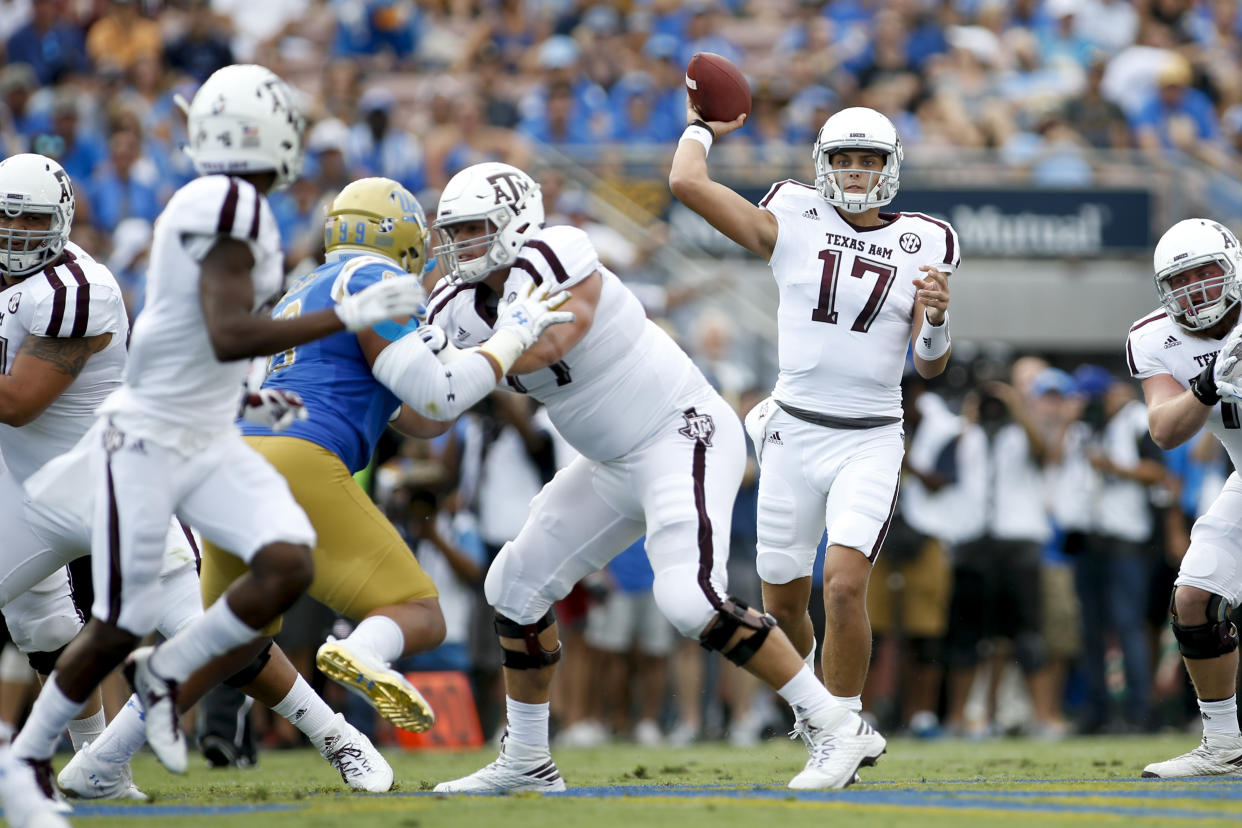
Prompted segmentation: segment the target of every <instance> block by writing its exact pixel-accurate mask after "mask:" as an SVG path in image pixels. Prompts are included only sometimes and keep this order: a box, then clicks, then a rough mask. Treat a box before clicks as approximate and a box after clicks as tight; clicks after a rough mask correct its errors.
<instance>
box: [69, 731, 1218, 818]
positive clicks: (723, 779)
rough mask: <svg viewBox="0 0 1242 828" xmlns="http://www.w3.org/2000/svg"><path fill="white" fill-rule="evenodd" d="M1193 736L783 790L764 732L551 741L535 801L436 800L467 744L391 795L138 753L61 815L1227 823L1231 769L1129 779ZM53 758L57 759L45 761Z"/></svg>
mask: <svg viewBox="0 0 1242 828" xmlns="http://www.w3.org/2000/svg"><path fill="white" fill-rule="evenodd" d="M1194 744H1195V737H1193V736H1161V737H1142V738H1139V737H1135V738H1098V737H1097V738H1090V739H1072V740H1068V741H1065V742H1059V743H1044V742H1031V741H1020V740H1002V741H990V742H979V743H972V742H962V741H934V742H925V741H910V740H899V739H894V740H891V741H890V742H889V752H888V754H887V755H886V756H885V757H884V758H883V759H882V760H881V761H880V763H879V765H878V766H877V767H875V768H870V769H864V773H863V782H862V784H859V785H855V786H853V787H851V788H849V789H847V790H845V791H833V792H810V793H798V794H795V793H794V792H792V791H789V790H787V789H786V788H785V787H784V785H785V782H786V781H788V780H789V778H791V777H792V776H793V775H794V774H795V773H796V772H797V771H798V770H799V769H800V768H801V766H802V763H803V761H804V759H805V753H804V752H803V749H802V747H801V745H800V744H795V743H792V742H788V741H785V740H772V741H769V742H765V743H763V744H762V745H761V746H759V747H756V748H749V749H737V748H733V747H731V746H729V745H727V744H720V743H714V744H704V745H695V746H693V747H689V748H667V749H651V748H641V747H638V746H635V745H617V746H611V747H607V748H599V749H579V750H559V751H556V752H554V758H555V759H556V760H557V763H558V764H559V765H560V768H561V772H562V774H563V775H564V776H565V778H566V781H567V782H568V784H569V785H570V790H569V791H568V792H567V793H566V794H558V795H554V796H545V797H540V796H537V795H519V796H509V797H460V796H459V797H444V796H437V795H434V794H431V793H428V791H430V789H431V787H432V786H433V785H434V784H435V783H436V782H438V781H441V780H444V779H450V778H454V777H456V776H460V775H463V774H465V773H469V772H470V771H472V770H475V769H476V768H478V767H479V766H480V765H481V764H484V763H486V762H488V761H490V760H491V759H492V758H494V756H495V753H494V751H493V750H492V749H491V748H488V749H487V750H485V751H479V752H475V753H439V752H437V753H410V752H403V751H397V750H394V751H389V752H387V753H386V755H387V757H388V759H389V761H390V762H391V763H392V765H393V769H394V770H395V771H396V776H397V785H398V787H397V789H396V790H395V791H394V792H392V793H389V794H381V795H351V794H348V793H346V792H345V791H344V789H343V787H342V785H341V783H340V779H339V778H338V777H336V776H335V774H334V772H333V771H332V769H331V768H329V767H328V766H327V764H326V763H324V762H323V761H322V760H321V759H320V758H319V756H318V754H316V753H314V752H313V751H310V750H302V751H286V752H269V753H264V754H263V755H262V757H261V760H260V763H259V765H258V767H256V768H251V769H247V770H223V771H211V770H207V769H206V767H205V766H204V765H199V764H195V763H193V762H192V763H191V770H190V772H189V773H188V774H186V775H185V776H183V777H175V776H172V775H170V774H168V773H166V772H164V770H163V769H162V768H161V767H160V766H159V765H158V764H157V763H156V761H155V759H154V758H153V757H152V756H151V755H150V754H147V753H144V754H142V755H140V756H139V757H138V758H137V759H136V760H135V763H134V772H135V777H136V780H137V782H138V785H139V787H141V788H142V789H143V790H145V791H146V792H147V793H149V794H150V795H151V797H152V800H153V801H152V802H150V803H147V804H141V805H121V804H111V803H109V804H79V805H78V807H77V809H76V812H75V814H74V815H73V816H72V817H71V818H72V819H73V821H74V823H75V824H78V825H90V826H99V828H105V827H106V826H116V827H117V828H121V826H126V828H131V827H132V826H139V828H145V827H146V826H151V828H155V826H205V825H208V824H211V825H220V824H222V818H223V819H226V820H227V823H226V824H227V825H228V828H244V826H276V828H320V826H336V825H351V826H401V827H402V828H417V827H419V826H502V825H503V826H505V828H524V827H525V826H529V827H530V828H548V826H579V825H583V826H590V827H591V828H614V826H616V827H617V828H636V826H642V828H655V827H656V826H672V827H673V828H690V826H699V825H705V826H706V825H711V826H728V825H738V826H742V825H746V826H772V825H782V824H784V825H812V824H813V825H826V824H832V825H834V826H835V825H849V826H893V825H912V826H923V825H927V826H952V827H953V828H967V827H968V826H993V825H1002V824H1014V825H1024V826H1025V825H1040V826H1053V825H1074V826H1085V825H1087V824H1094V823H1102V824H1116V825H1122V824H1124V825H1125V826H1127V828H1129V826H1136V825H1151V826H1157V825H1159V826H1169V825H1178V824H1185V825H1191V824H1193V825H1195V826H1196V827H1197V828H1204V827H1206V826H1217V825H1221V826H1223V825H1237V824H1238V823H1239V822H1240V821H1242V779H1230V780H1210V781H1193V782H1186V783H1182V782H1176V781H1150V780H1148V781H1139V780H1138V779H1137V777H1138V775H1139V773H1140V772H1141V770H1142V766H1143V765H1144V764H1146V763H1147V762H1150V761H1153V760H1155V759H1162V758H1167V757H1169V756H1172V755H1175V754H1177V753H1181V752H1184V751H1186V750H1189V749H1190V748H1191V747H1193V746H1194ZM64 761H65V758H64V757H58V759H57V761H56V762H55V763H54V764H55V765H56V766H57V767H58V768H59V767H60V766H61V765H62V764H63V762H64Z"/></svg>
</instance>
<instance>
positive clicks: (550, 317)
mask: <svg viewBox="0 0 1242 828" xmlns="http://www.w3.org/2000/svg"><path fill="white" fill-rule="evenodd" d="M570 295H571V294H570V293H569V291H566V290H560V289H556V288H554V286H553V285H552V284H551V283H549V282H544V283H543V284H541V285H536V284H535V283H534V282H527V283H526V285H525V286H524V287H523V288H522V289H521V290H519V291H518V294H517V297H515V298H514V300H513V301H512V302H509V303H507V304H506V305H505V306H504V307H502V308H500V309H499V311H498V313H499V318H497V320H496V330H497V331H500V330H501V329H502V328H507V329H510V330H512V331H513V332H514V333H516V334H517V335H518V337H519V338H520V339H521V342H522V347H523V348H529V347H530V346H531V345H534V344H535V340H537V339H538V338H539V336H540V334H542V333H543V332H544V331H545V330H547V329H548V328H549V327H551V326H552V325H556V324H559V323H561V322H573V321H574V315H573V313H571V312H570V311H557V310H556V309H557V308H559V307H560V306H561V305H563V304H565V303H566V302H568V301H569V298H570Z"/></svg>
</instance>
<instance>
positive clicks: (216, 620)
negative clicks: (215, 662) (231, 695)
mask: <svg viewBox="0 0 1242 828" xmlns="http://www.w3.org/2000/svg"><path fill="white" fill-rule="evenodd" d="M258 634H259V631H258V630H254V629H251V628H250V627H249V626H248V625H247V624H246V623H245V622H244V621H242V620H241V619H240V618H238V617H237V616H236V615H235V614H234V613H233V609H232V608H231V607H230V606H229V602H228V600H227V596H226V597H225V598H221V599H220V600H219V601H216V602H215V603H214V604H212V605H211V606H210V607H208V608H207V609H206V610H204V611H203V614H202V615H200V616H199V617H198V618H196V619H195V620H194V621H193V622H192V623H190V624H188V625H186V626H185V627H182V628H181V630H180V631H179V632H178V633H177V634H176V635H174V636H173V637H172V638H170V639H168V640H167V641H165V642H164V643H163V644H161V645H160V646H159V647H157V648H156V650H155V653H154V654H152V656H151V661H150V662H148V663H149V665H150V667H151V669H152V670H153V671H154V672H155V674H156V675H157V676H159V677H160V678H167V679H172V680H174V681H185V680H186V679H187V678H189V677H190V674H191V673H193V672H194V671H195V670H197V669H198V668H199V667H202V666H203V665H204V664H206V663H207V662H209V661H211V660H212V659H213V658H215V657H216V656H218V655H221V654H222V653H227V652H228V651H229V650H231V649H233V648H234V647H240V646H241V645H242V644H245V643H246V642H247V641H250V640H251V639H252V638H255V637H256V636H258ZM157 665H158V666H157Z"/></svg>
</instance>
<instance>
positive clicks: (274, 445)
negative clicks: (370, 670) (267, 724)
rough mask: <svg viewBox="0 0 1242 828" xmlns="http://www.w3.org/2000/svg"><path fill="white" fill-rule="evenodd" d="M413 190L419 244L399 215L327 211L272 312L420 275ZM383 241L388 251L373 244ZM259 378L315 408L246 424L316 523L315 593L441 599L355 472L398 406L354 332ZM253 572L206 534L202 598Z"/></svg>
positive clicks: (350, 609) (367, 609) (359, 599)
mask: <svg viewBox="0 0 1242 828" xmlns="http://www.w3.org/2000/svg"><path fill="white" fill-rule="evenodd" d="M351 186H352V185H351ZM343 192H344V191H343ZM400 193H405V191H404V189H402V190H400ZM406 195H408V194H406ZM409 199H410V201H411V202H413V204H412V209H411V208H410V207H409V206H408V205H403V206H404V209H403V210H401V211H398V212H399V213H400V212H404V213H408V214H409V215H407V216H406V219H407V220H408V219H411V218H413V219H417V221H414V222H411V224H416V225H418V229H419V230H420V235H419V236H418V238H417V242H418V243H417V245H414V244H413V243H412V242H411V243H408V244H402V240H403V238H405V236H403V233H402V230H403V228H402V227H401V226H400V225H401V222H400V221H398V222H397V225H396V226H395V227H394V224H393V222H392V219H387V220H384V219H375V220H367V221H362V220H359V221H348V222H346V221H343V220H334V218H333V217H332V216H329V219H328V226H327V228H326V232H325V235H326V236H327V237H328V239H327V240H328V245H327V247H328V250H329V254H328V256H329V259H330V260H329V261H328V262H327V263H326V264H324V265H322V266H320V267H319V268H317V269H316V270H314V271H313V272H311V273H309V274H307V275H306V276H304V277H303V278H302V279H300V280H299V281H298V282H296V283H295V284H294V285H293V286H292V287H291V288H290V289H289V291H288V292H287V293H286V294H285V296H284V297H283V298H282V299H281V300H280V302H279V303H278V304H277V306H276V308H275V310H274V311H273V312H272V315H273V316H274V317H277V318H288V317H293V316H299V315H302V314H306V313H311V312H314V311H318V310H321V309H324V308H331V307H332V306H333V305H334V304H336V303H337V302H338V301H339V300H340V299H342V298H344V296H345V295H346V294H354V293H357V292H358V291H360V290H362V289H363V288H365V287H367V286H368V285H370V284H373V283H375V282H377V281H379V280H380V279H387V278H415V277H413V276H410V275H408V274H407V273H406V272H405V271H409V272H412V273H416V274H417V273H419V272H421V270H422V269H423V268H422V263H421V261H419V259H421V256H422V251H423V250H424V242H425V237H426V221H425V219H424V218H423V215H422V210H421V208H419V207H418V204H417V202H414V201H413V197H412V196H410V197H409ZM389 239H392V240H393V241H388V240H389ZM394 241H395V243H394ZM353 242H357V243H356V244H354V243H353ZM334 248H338V249H336V250H334ZM381 251H382V253H383V255H376V254H377V253H378V252H381ZM385 326H387V329H386V328H385ZM385 326H377V327H376V328H375V330H376V332H377V333H379V334H380V335H381V336H384V337H385V338H388V339H395V338H397V337H398V336H400V335H401V334H402V333H404V330H403V329H402V328H400V327H399V326H398V325H397V324H396V323H385ZM263 385H264V387H274V388H281V389H286V390H290V391H296V392H297V393H298V394H300V395H301V397H302V400H303V402H304V403H305V405H306V410H307V413H308V417H307V419H305V420H301V421H298V422H295V423H294V424H293V425H291V426H290V427H289V428H287V429H285V430H283V431H280V432H278V433H277V432H273V431H272V430H271V429H269V428H266V427H264V426H261V425H257V424H255V423H251V422H248V421H245V420H242V421H240V423H239V425H240V426H241V429H242V433H243V434H244V436H245V440H246V442H247V443H248V444H250V446H251V447H252V448H254V449H255V450H256V451H258V452H259V453H260V454H262V455H263V456H264V457H265V458H266V459H267V460H268V462H270V463H271V464H272V465H273V466H275V467H276V469H277V471H279V472H280V473H281V474H282V475H283V476H284V478H285V480H286V481H287V482H288V484H289V488H290V490H291V491H292V492H293V496H294V498H295V499H296V500H297V502H298V504H299V505H301V507H302V508H303V509H304V510H305V511H306V514H307V515H308V516H309V517H310V520H311V523H312V524H313V525H314V527H315V533H316V535H317V536H318V543H317V545H316V547H315V549H314V551H313V556H314V562H315V578H314V581H313V583H312V584H311V587H310V590H309V591H308V592H309V594H310V595H311V597H313V598H315V599H316V600H318V601H320V602H321V603H323V604H325V605H327V606H329V607H331V608H332V609H334V610H336V611H337V612H340V613H342V614H343V615H346V616H348V617H350V618H355V619H358V618H363V617H365V616H366V615H368V614H369V613H371V612H372V611H374V610H375V609H376V608H378V607H383V606H388V605H392V604H401V603H404V602H407V601H411V600H415V599H420V598H435V597H436V595H437V593H436V588H435V584H433V583H432V581H431V579H430V578H428V577H427V575H426V573H424V572H423V570H422V567H420V566H419V564H418V561H417V559H416V558H415V557H414V555H413V554H412V553H411V552H410V549H409V547H408V546H407V545H406V543H405V541H404V540H403V539H402V538H401V536H400V535H399V534H398V533H397V531H396V529H395V528H394V527H393V525H392V523H390V522H389V520H388V519H387V518H386V517H385V516H384V514H383V513H382V512H381V511H380V510H379V509H378V508H377V507H376V505H375V504H374V503H373V502H372V501H371V498H370V497H369V496H368V495H367V494H366V492H364V491H363V490H362V488H361V487H360V486H359V485H358V483H357V482H356V481H355V480H354V478H353V473H354V472H356V471H358V470H359V469H362V468H364V467H365V466H366V465H367V464H368V463H369V462H370V459H371V454H372V452H373V451H374V449H375V444H376V442H377V441H378V440H379V437H380V435H381V434H382V433H383V431H384V429H385V427H386V426H387V424H388V421H389V418H390V417H391V416H392V414H393V412H394V411H396V410H397V408H398V407H399V406H400V405H401V400H400V399H398V397H397V396H396V395H395V394H393V393H392V392H391V391H390V390H388V388H387V387H385V386H384V385H383V384H381V383H380V382H379V381H378V380H377V379H375V377H374V376H373V375H372V373H371V365H370V363H369V362H368V360H367V357H366V354H364V353H363V350H362V347H361V346H360V344H359V341H358V337H357V335H356V334H354V333H351V332H349V331H341V332H340V333H337V334H333V335H331V336H327V337H324V338H323V339H319V340H317V341H315V342H311V343H308V344H305V345H299V346H297V347H296V348H291V349H289V350H287V351H283V352H281V353H278V354H275V355H273V356H272V357H271V358H270V359H269V360H268V374H267V378H266V380H265V381H264V383H263ZM245 571H246V569H245V564H243V563H242V562H241V561H240V560H239V559H237V558H235V557H233V556H232V555H229V554H227V553H223V552H222V551H220V550H216V549H213V548H212V547H211V545H210V544H207V548H206V549H205V550H204V555H203V565H202V588H203V604H204V606H209V605H210V604H211V603H212V602H214V601H215V600H216V599H217V598H219V597H220V596H221V595H222V594H224V592H225V590H227V589H228V587H229V585H230V584H232V583H233V581H235V580H236V579H237V578H239V577H241V576H242V575H243V574H244V573H245ZM273 631H274V629H269V630H267V632H269V633H270V632H273Z"/></svg>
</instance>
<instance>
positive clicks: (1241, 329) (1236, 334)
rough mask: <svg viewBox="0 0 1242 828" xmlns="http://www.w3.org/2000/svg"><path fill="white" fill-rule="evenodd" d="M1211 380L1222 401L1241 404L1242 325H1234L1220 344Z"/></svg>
mask: <svg viewBox="0 0 1242 828" xmlns="http://www.w3.org/2000/svg"><path fill="white" fill-rule="evenodd" d="M1212 379H1214V380H1215V381H1216V393H1217V394H1220V398H1221V399H1222V400H1224V401H1225V402H1232V403H1236V402H1242V325H1235V326H1234V328H1233V330H1232V331H1230V332H1229V336H1227V337H1225V341H1224V342H1223V343H1222V344H1221V346H1220V352H1219V353H1217V354H1216V367H1214V368H1213V369H1212Z"/></svg>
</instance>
